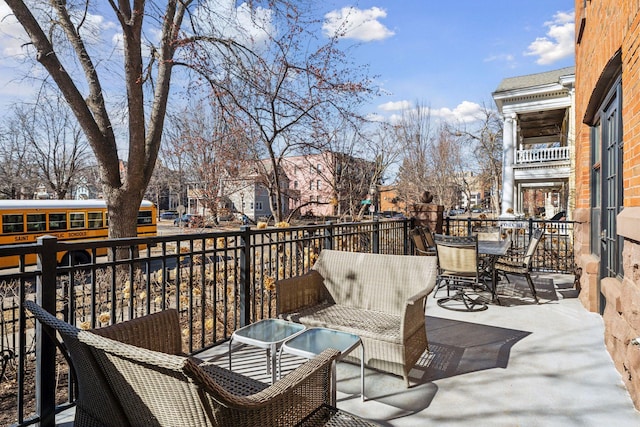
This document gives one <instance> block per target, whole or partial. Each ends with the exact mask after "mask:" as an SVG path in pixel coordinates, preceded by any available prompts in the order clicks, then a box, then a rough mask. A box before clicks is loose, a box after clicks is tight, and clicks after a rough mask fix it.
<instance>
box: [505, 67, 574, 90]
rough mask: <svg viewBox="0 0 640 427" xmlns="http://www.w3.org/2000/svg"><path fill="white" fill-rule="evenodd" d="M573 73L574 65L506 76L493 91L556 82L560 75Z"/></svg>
mask: <svg viewBox="0 0 640 427" xmlns="http://www.w3.org/2000/svg"><path fill="white" fill-rule="evenodd" d="M575 73H576V67H566V68H560V69H558V70H552V71H546V72H544V73H537V74H529V75H526V76H518V77H507V78H506V79H503V80H502V81H501V82H500V84H499V85H498V88H497V89H496V90H495V92H494V93H497V92H504V91H508V90H514V89H524V88H528V87H535V86H543V85H548V84H553V83H558V82H559V80H560V77H562V76H567V75H571V74H575Z"/></svg>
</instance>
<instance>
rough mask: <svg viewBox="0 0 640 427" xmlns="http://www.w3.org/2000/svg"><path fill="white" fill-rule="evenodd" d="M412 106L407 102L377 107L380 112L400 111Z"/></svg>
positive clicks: (395, 102)
mask: <svg viewBox="0 0 640 427" xmlns="http://www.w3.org/2000/svg"><path fill="white" fill-rule="evenodd" d="M412 106H413V105H412V104H411V102H409V101H390V102H385V103H384V104H381V105H378V108H379V109H381V110H382V111H402V110H407V109H409V108H411V107H412Z"/></svg>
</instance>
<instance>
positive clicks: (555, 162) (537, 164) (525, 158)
mask: <svg viewBox="0 0 640 427" xmlns="http://www.w3.org/2000/svg"><path fill="white" fill-rule="evenodd" d="M569 155H570V151H569V147H549V148H533V149H527V150H517V151H516V162H515V164H514V165H513V169H514V177H515V179H516V180H518V181H532V180H538V181H548V180H555V179H558V178H568V177H569V175H570V173H571V165H570V158H569Z"/></svg>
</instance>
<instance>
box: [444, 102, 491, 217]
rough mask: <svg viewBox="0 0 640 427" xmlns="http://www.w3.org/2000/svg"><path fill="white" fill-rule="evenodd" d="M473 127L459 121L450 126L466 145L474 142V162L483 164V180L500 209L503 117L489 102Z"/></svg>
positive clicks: (452, 132) (481, 168) (479, 164)
mask: <svg viewBox="0 0 640 427" xmlns="http://www.w3.org/2000/svg"><path fill="white" fill-rule="evenodd" d="M480 114H481V115H480V117H479V118H478V121H476V122H474V123H473V127H472V128H471V129H468V128H467V126H464V125H459V126H457V127H451V128H449V133H450V134H451V135H452V136H454V137H456V138H457V139H459V140H460V142H461V143H462V144H463V145H467V146H471V150H472V152H473V154H474V162H475V163H476V164H477V166H478V167H479V175H480V182H481V183H482V184H483V186H484V188H489V189H490V191H491V206H492V209H493V211H494V212H500V194H501V191H500V189H501V187H502V120H501V119H500V117H499V116H498V112H497V111H496V110H492V109H490V108H489V107H487V106H486V105H483V108H482V110H481V113H480Z"/></svg>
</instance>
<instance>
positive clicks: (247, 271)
mask: <svg viewBox="0 0 640 427" xmlns="http://www.w3.org/2000/svg"><path fill="white" fill-rule="evenodd" d="M240 233H241V237H240V239H241V241H242V248H241V250H240V327H243V326H247V325H249V324H250V323H251V311H252V310H251V227H250V226H248V225H243V226H242V227H240Z"/></svg>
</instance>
